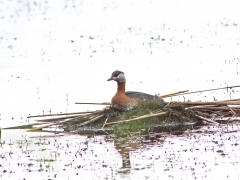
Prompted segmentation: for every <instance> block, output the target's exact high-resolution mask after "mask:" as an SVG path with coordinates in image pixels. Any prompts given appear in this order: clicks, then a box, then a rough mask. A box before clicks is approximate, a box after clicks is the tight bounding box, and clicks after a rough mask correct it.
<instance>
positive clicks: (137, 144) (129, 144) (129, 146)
mask: <svg viewBox="0 0 240 180" xmlns="http://www.w3.org/2000/svg"><path fill="white" fill-rule="evenodd" d="M199 128H200V127H197V126H186V125H185V126H184V125H173V126H167V127H154V128H152V129H150V130H149V134H148V135H139V136H131V135H130V134H129V137H122V138H115V139H114V145H115V148H116V150H117V151H118V152H119V153H120V155H121V157H122V163H123V166H122V168H123V170H124V171H123V172H125V173H126V172H129V171H130V168H133V169H134V168H136V169H139V168H141V166H140V167H138V166H135V164H134V163H131V160H130V154H131V152H132V151H136V150H138V149H141V150H144V149H148V146H151V145H152V144H155V143H157V144H158V146H159V147H161V146H162V145H163V143H164V139H165V137H166V136H168V135H170V134H171V135H182V134H183V133H185V132H186V131H191V130H193V129H199ZM131 165H134V167H132V166H131Z"/></svg>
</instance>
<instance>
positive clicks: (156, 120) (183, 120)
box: [14, 86, 240, 136]
mask: <svg viewBox="0 0 240 180" xmlns="http://www.w3.org/2000/svg"><path fill="white" fill-rule="evenodd" d="M236 87H238V86H236ZM221 89H222V88H221ZM214 90H216V89H214ZM206 91H208V90H206ZM184 92H185V91H184ZM184 92H183V91H180V92H177V93H178V94H179V93H180V95H181V94H184ZM197 92H201V91H197ZM175 94H176V93H171V94H168V95H165V96H161V97H163V98H164V97H169V96H173V95H175ZM76 104H94V105H96V104H99V105H110V103H76ZM239 105H240V99H234V100H225V101H213V102H168V103H166V104H165V106H160V105H158V104H155V103H148V104H142V105H140V106H138V107H135V108H134V109H131V110H129V111H126V112H120V111H116V110H114V109H112V108H111V106H107V107H106V108H105V109H103V110H97V111H86V112H75V113H63V114H47V115H37V116H29V117H28V118H33V117H35V118H36V117H38V118H39V117H41V118H45V119H41V120H38V122H36V123H34V124H29V125H25V126H23V127H24V128H28V129H29V130H30V131H39V130H46V128H52V131H54V129H56V128H58V129H59V128H61V129H64V131H66V132H72V133H79V134H115V135H117V136H124V135H126V134H129V133H130V134H136V133H137V134H139V133H140V134H145V133H149V132H162V131H165V130H166V129H168V130H169V128H170V129H176V127H179V126H180V127H182V126H186V125H196V124H211V125H218V124H219V123H229V122H232V121H239V113H240V106H239ZM52 116H57V118H56V117H55V118H48V119H46V117H52ZM14 128H18V127H14ZM48 130H49V129H48Z"/></svg>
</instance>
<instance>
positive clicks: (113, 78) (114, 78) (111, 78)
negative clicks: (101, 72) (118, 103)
mask: <svg viewBox="0 0 240 180" xmlns="http://www.w3.org/2000/svg"><path fill="white" fill-rule="evenodd" d="M116 78H117V77H110V78H109V79H108V80H107V81H111V80H114V81H116Z"/></svg>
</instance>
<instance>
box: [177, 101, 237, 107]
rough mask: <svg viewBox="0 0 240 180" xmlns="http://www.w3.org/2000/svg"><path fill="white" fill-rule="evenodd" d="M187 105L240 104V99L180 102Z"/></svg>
mask: <svg viewBox="0 0 240 180" xmlns="http://www.w3.org/2000/svg"><path fill="white" fill-rule="evenodd" d="M180 103H181V104H185V105H224V106H226V105H240V101H212V102H180Z"/></svg>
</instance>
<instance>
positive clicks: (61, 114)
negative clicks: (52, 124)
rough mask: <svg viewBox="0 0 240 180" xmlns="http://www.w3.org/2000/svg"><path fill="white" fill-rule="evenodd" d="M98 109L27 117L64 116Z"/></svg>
mask: <svg viewBox="0 0 240 180" xmlns="http://www.w3.org/2000/svg"><path fill="white" fill-rule="evenodd" d="M97 111H99V110H97ZM97 111H84V112H74V113H60V114H45V115H35V116H28V117H27V118H34V117H45V116H63V115H72V114H86V113H94V112H97Z"/></svg>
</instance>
